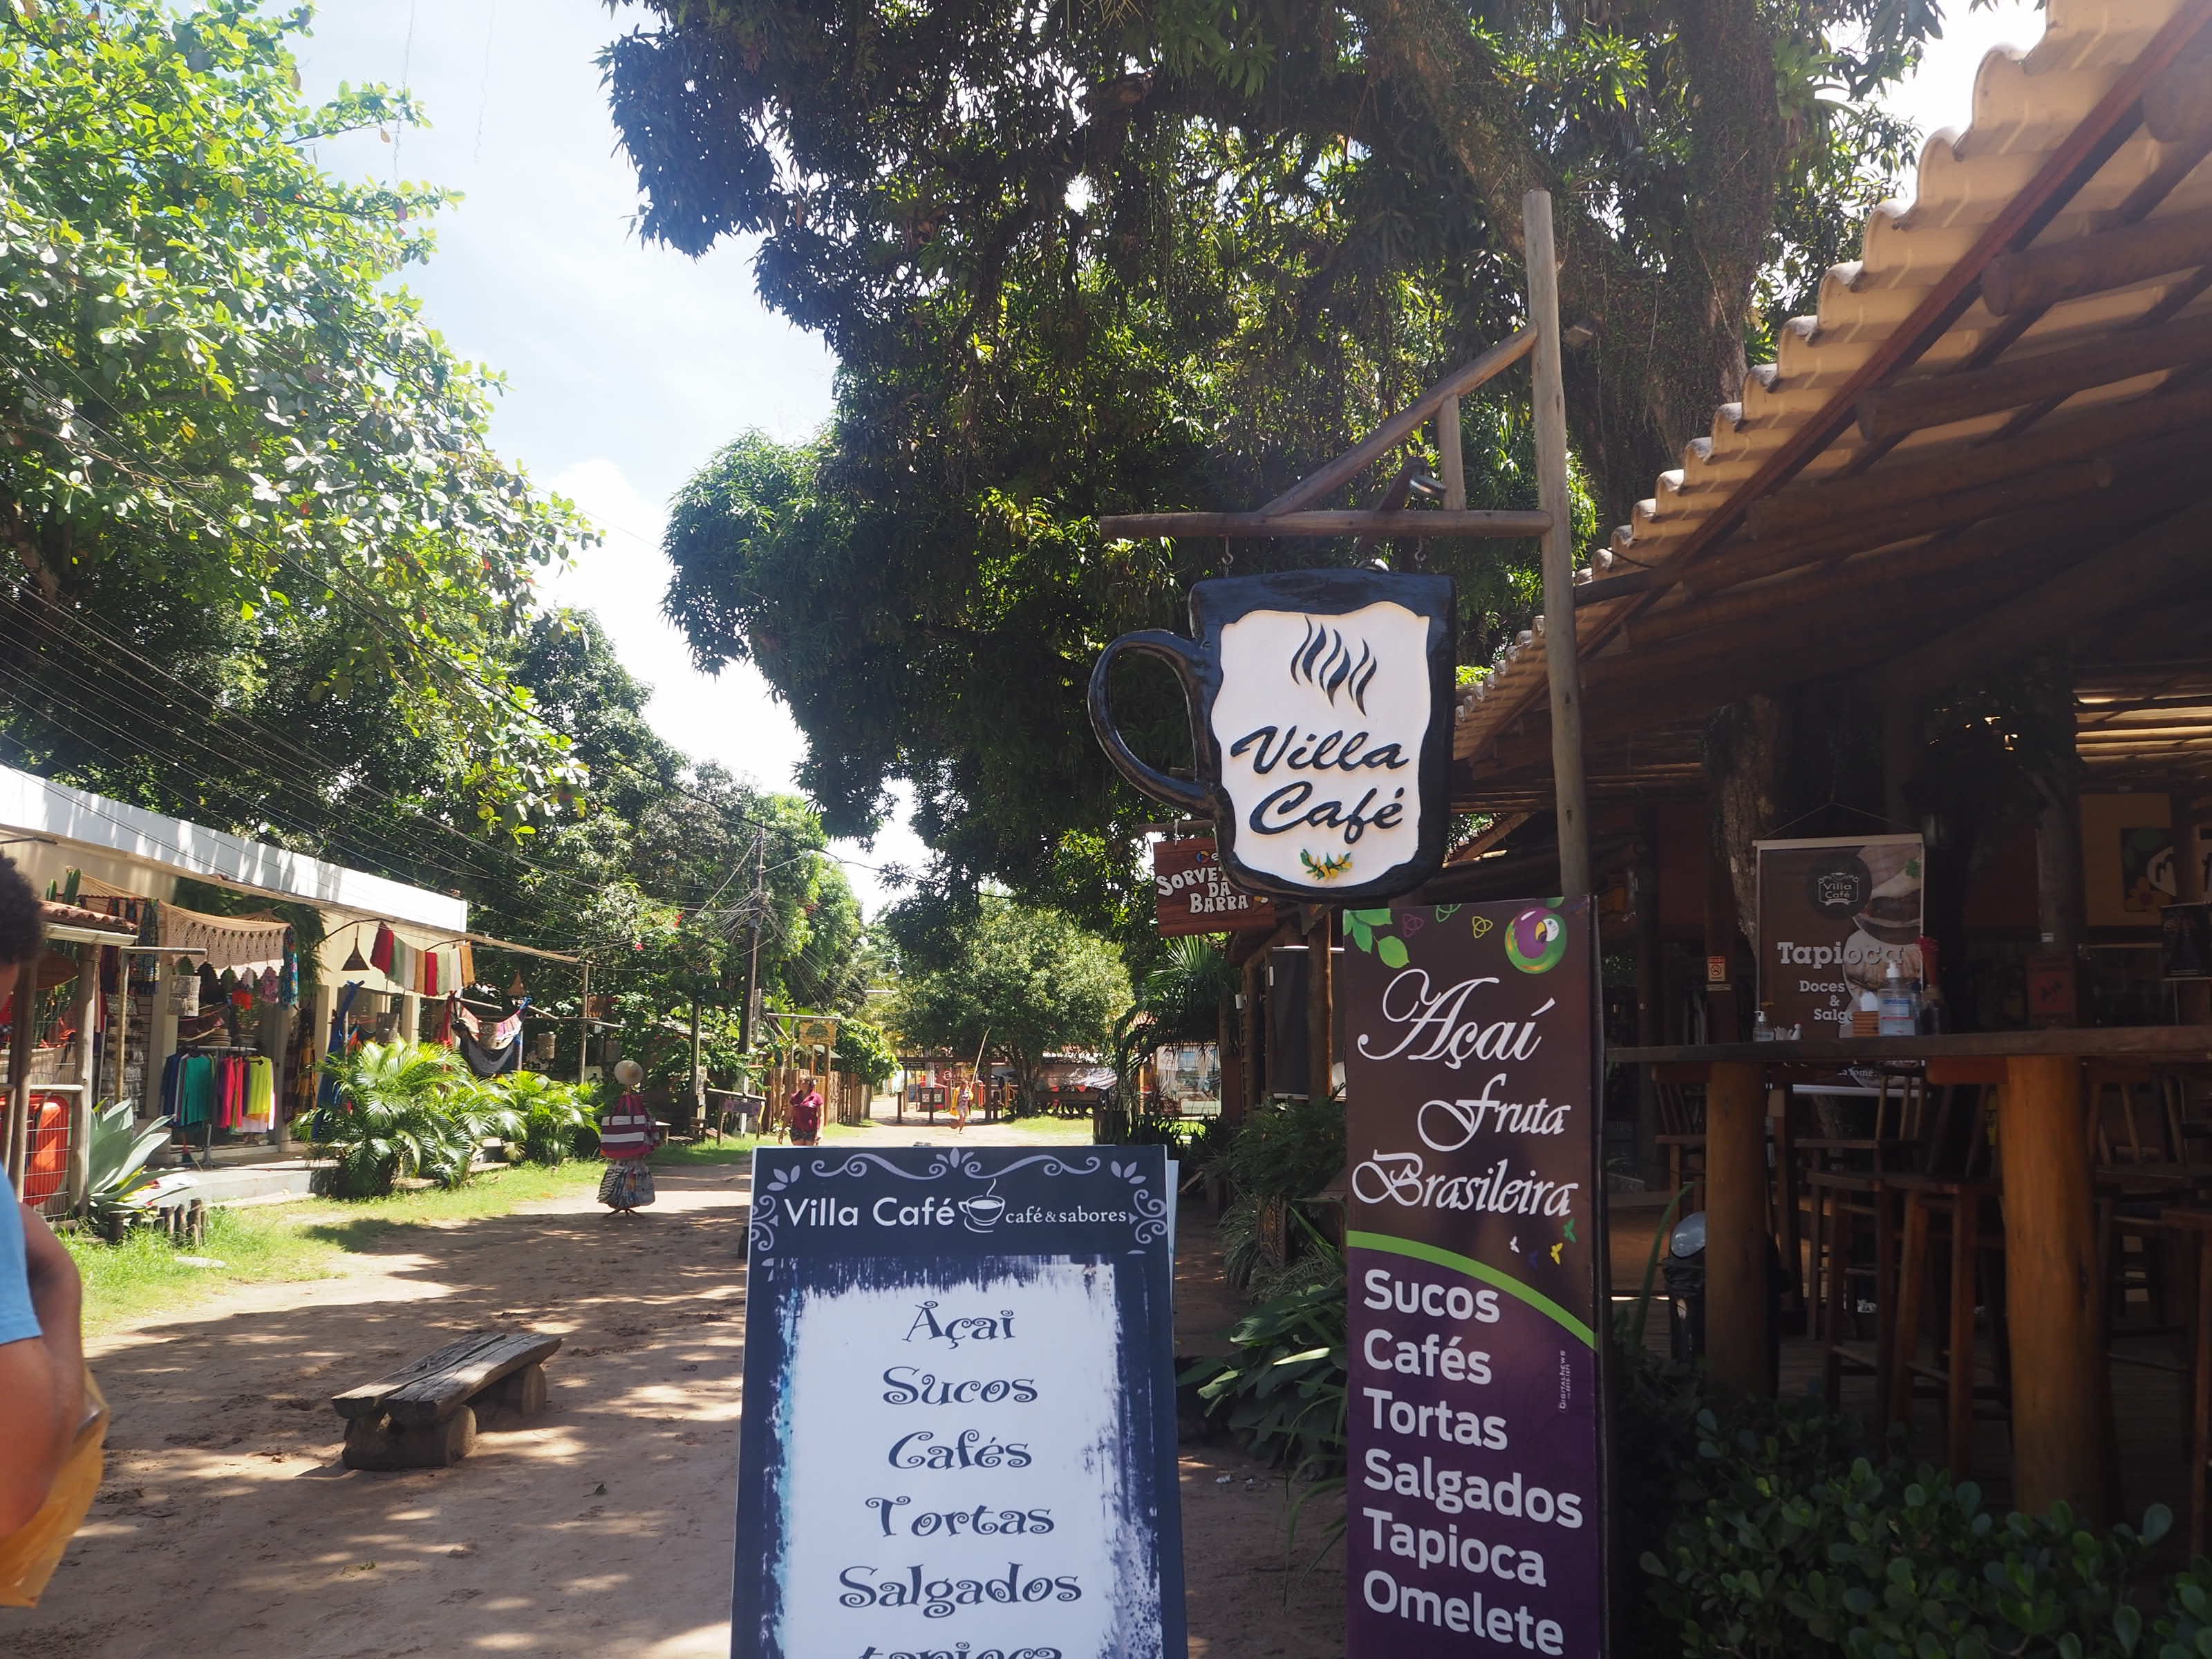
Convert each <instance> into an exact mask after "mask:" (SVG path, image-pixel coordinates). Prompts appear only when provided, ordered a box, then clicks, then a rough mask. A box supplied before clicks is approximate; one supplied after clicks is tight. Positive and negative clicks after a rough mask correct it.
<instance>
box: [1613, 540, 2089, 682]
mask: <svg viewBox="0 0 2212 1659" xmlns="http://www.w3.org/2000/svg"><path fill="white" fill-rule="evenodd" d="M2047 544H2048V543H2047V541H2046V540H2045V538H2038V540H2037V541H2036V542H2035V543H2033V544H2027V543H2023V542H2021V541H2020V540H2017V539H2013V538H2006V537H2002V536H1982V535H1969V536H1955V537H1952V538H1948V539H1945V540H1941V541H1937V542H1934V543H1927V542H1921V543H1916V544H1911V545H1910V546H1901V547H1894V548H1890V549H1887V550H1884V551H1881V552H1878V553H1869V554H1867V555H1866V556H1863V557H1861V558H1856V559H1852V560H1850V561H1849V562H1845V563H1836V564H1829V565H1826V566H1825V567H1823V568H1820V569H1818V570H1808V571H1807V572H1805V573H1804V574H1800V575H1798V576H1796V577H1795V578H1793V579H1792V580H1789V581H1771V582H1763V583H1761V584H1760V585H1759V586H1750V585H1747V584H1737V585H1735V586H1728V587H1724V588H1723V589H1722V590H1721V591H1720V592H1719V593H1718V594H1717V595H1715V596H1713V597H1711V598H1707V597H1705V596H1704V595H1702V594H1701V595H1699V596H1697V597H1695V598H1693V599H1688V600H1686V601H1685V602H1684V603H1682V604H1680V605H1675V606H1673V607H1671V608H1670V609H1668V610H1665V611H1648V612H1646V613H1645V617H1644V623H1642V625H1641V626H1639V627H1638V629H1637V631H1636V649H1635V650H1633V651H1632V652H1629V653H1626V654H1625V655H1623V656H1620V657H1617V658H1615V657H1605V658H1601V659H1599V660H1600V662H1620V663H1623V664H1628V663H1633V662H1635V661H1636V660H1637V659H1638V658H1639V657H1640V656H1641V655H1642V654H1643V653H1644V652H1645V651H1647V650H1650V649H1652V648H1654V647H1657V646H1660V645H1662V644H1666V643H1668V642H1670V641H1675V640H1679V639H1683V638H1686V637H1687V636H1688V635H1691V634H1693V633H1699V632H1702V631H1704V630H1705V629H1714V628H1725V627H1729V626H1731V625H1734V624H1736V623H1745V622H1749V621H1751V620H1753V618H1755V617H1771V616H1774V615H1776V614H1777V613H1779V612H1786V611H1796V610H1798V609H1799V608H1800V607H1820V608H1824V609H1825V608H1829V607H1834V608H1835V610H1836V611H1849V612H1873V611H1875V610H1877V609H1878V607H1880V606H1881V605H1894V604H1896V603H1898V602H1899V601H1900V600H1902V601H1904V602H1905V603H1906V604H1909V605H1914V606H1916V607H1917V606H1918V605H1920V603H1921V602H1922V600H1923V597H1924V595H1925V593H1926V591H1927V590H1928V588H1929V586H1932V585H1938V584H1940V585H1942V586H1946V587H1951V586H1958V585H1960V583H1972V584H1974V585H1976V586H1979V587H1981V589H1982V592H1983V594H1984V599H1986V598H1987V596H1988V595H1989V593H1990V588H1991V587H1992V586H1996V585H1997V584H1996V579H1997V578H2002V577H2011V576H2014V575H2015V574H2017V573H2015V570H2014V569H2013V568H2012V567H2013V566H2014V565H2015V564H2016V563H2027V562H2030V558H2031V556H2032V554H2033V550H2034V549H2035V548H2039V547H2041V546H2044V545H2047ZM1983 566H1986V567H1989V568H1987V569H1983V568H1978V567H1983ZM1954 573H1959V574H1955V575H1954ZM1708 574H1715V573H1712V572H1709V573H1708ZM1769 574H1771V573H1769ZM1947 578H1948V579H1950V580H1948V581H1947V580H1945V579H1947ZM1835 620H1836V621H1838V622H1841V621H1843V620H1844V618H1843V617H1841V616H1840V615H1838V616H1837V617H1835Z"/></svg>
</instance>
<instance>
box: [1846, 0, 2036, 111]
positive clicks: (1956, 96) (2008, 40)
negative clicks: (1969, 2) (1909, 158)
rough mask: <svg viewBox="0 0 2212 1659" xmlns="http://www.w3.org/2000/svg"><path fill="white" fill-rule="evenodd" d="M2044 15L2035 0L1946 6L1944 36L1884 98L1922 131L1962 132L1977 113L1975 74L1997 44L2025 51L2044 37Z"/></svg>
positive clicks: (2005, 0)
mask: <svg viewBox="0 0 2212 1659" xmlns="http://www.w3.org/2000/svg"><path fill="white" fill-rule="evenodd" d="M2044 22H2045V15H2044V12H2043V9H2042V8H2041V7H2040V6H2039V5H2036V4H2034V3H2033V0H1996V3H1994V4H1992V5H1989V6H1986V7H1982V8H1978V9H1977V8H1972V7H1969V6H1966V5H1962V4H1957V3H1954V4H1952V5H1950V6H1948V7H1947V8H1946V9H1945V16H1944V29H1943V36H1942V39H1941V40H1935V41H1931V42H1930V43H1929V46H1928V47H1927V49H1926V50H1925V51H1924V52H1923V53H1922V54H1921V58H1920V67H1919V68H1918V69H1917V70H1915V71H1914V72H1913V73H1912V74H1911V76H1907V77H1906V78H1905V80H1904V81H1902V82H1899V84H1898V85H1897V86H1896V87H1895V88H1893V89H1892V91H1891V92H1890V94H1889V96H1888V97H1887V99H1885V100H1883V101H1884V102H1885V103H1886V104H1887V106H1889V107H1890V108H1891V109H1892V110H1893V111H1895V112H1898V113H1899V114H1900V115H1904V116H1906V117H1908V118H1911V120H1912V121H1913V122H1914V123H1915V124H1916V125H1917V126H1918V127H1919V128H1920V131H1921V132H1922V134H1923V136H1924V137H1934V136H1935V135H1936V133H1938V132H1941V131H1945V130H1946V129H1948V130H1949V131H1952V132H1954V133H1958V132H1963V131H1966V125H1967V124H1968V122H1969V121H1970V120H1971V118H1972V115H1973V103H1974V76H1975V73H1976V71H1977V70H1979V69H1980V68H1981V64H1982V58H1984V55H1985V54H1987V53H1988V52H1990V51H1991V50H1992V49H1993V48H1995V47H1997V46H2011V47H2014V48H2015V49H2017V50H2019V51H2021V52H2025V51H2027V50H2028V49H2029V48H2030V47H2032V46H2034V45H2035V43H2036V42H2037V41H2039V40H2041V39H2042V38H2043V27H2044Z"/></svg>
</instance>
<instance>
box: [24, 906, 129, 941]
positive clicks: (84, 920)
mask: <svg viewBox="0 0 2212 1659" xmlns="http://www.w3.org/2000/svg"><path fill="white" fill-rule="evenodd" d="M39 914H40V915H41V916H42V917H43V918H44V919H45V921H46V937H47V939H53V940H59V941H61V942H62V943H64V944H69V945H129V944H131V942H132V941H133V940H135V939H137V937H138V929H137V925H136V924H135V923H132V922H128V921H122V920H120V919H118V918H117V917H115V916H111V915H107V914H106V912H105V911H102V910H88V909H87V908H85V907H84V906H82V905H81V904H65V903H64V902H62V901H61V900H59V899H43V900H41V901H40V904H39Z"/></svg>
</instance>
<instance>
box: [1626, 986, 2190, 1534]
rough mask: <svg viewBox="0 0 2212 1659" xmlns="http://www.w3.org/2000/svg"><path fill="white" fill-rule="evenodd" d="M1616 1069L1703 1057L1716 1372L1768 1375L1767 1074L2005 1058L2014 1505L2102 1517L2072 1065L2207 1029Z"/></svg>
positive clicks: (1678, 1055) (1765, 1046) (1808, 1047)
mask: <svg viewBox="0 0 2212 1659" xmlns="http://www.w3.org/2000/svg"><path fill="white" fill-rule="evenodd" d="M1607 1058H1608V1059H1611V1060H1619V1061H1620V1062H1622V1063H1624V1064H1627V1065H1658V1064H1683V1063H1689V1064H1702V1065H1705V1066H1710V1067H1711V1073H1710V1075H1709V1080H1708V1082H1707V1085H1706V1093H1705V1100H1706V1108H1705V1170H1706V1176H1705V1180H1706V1191H1707V1197H1706V1204H1705V1212H1706V1213H1705V1225H1706V1245H1705V1275H1706V1277H1705V1305H1706V1310H1707V1320H1708V1334H1707V1339H1706V1347H1707V1352H1708V1353H1709V1355H1710V1357H1711V1364H1712V1370H1713V1376H1714V1377H1715V1378H1716V1379H1717V1380H1718V1381H1721V1382H1723V1383H1728V1384H1729V1385H1731V1386H1733V1387H1735V1388H1737V1389H1743V1390H1745V1391H1746V1392H1757V1391H1759V1390H1761V1389H1764V1388H1765V1382H1766V1369H1765V1368H1766V1344H1767V1332H1766V1291H1765V1261H1766V1241H1765V1237H1763V1235H1764V1233H1765V1229H1766V1181H1767V1150H1766V1116H1767V1113H1766V1111H1765V1094H1766V1091H1767V1089H1768V1087H1769V1086H1770V1085H1772V1084H1774V1083H1775V1082H1777V1081H1778V1080H1779V1079H1776V1078H1774V1077H1773V1076H1772V1075H1771V1073H1774V1072H1784V1071H1788V1070H1795V1069H1796V1068H1799V1067H1802V1066H1826V1067H1831V1068H1832V1067H1836V1066H1864V1065H1875V1064H1881V1063H1883V1062H1888V1063H1892V1064H1894V1063H1897V1062H1899V1061H1904V1060H2000V1061H2002V1066H2003V1070H2002V1077H2003V1081H2002V1083H2000V1084H1998V1085H1996V1087H1997V1106H1996V1134H1997V1163H1998V1170H1999V1172H2000V1175H2001V1177H2002V1182H2003V1193H2004V1231H2005V1268H2006V1275H2005V1278H2006V1293H2005V1303H2006V1310H2007V1314H2008V1325H2009V1330H2010V1342H2011V1350H2012V1378H2013V1448H2014V1468H2015V1502H2016V1503H2017V1504H2018V1505H2019V1507H2020V1508H2021V1509H2022V1510H2026V1511H2027V1512H2028V1513H2030V1514H2040V1513H2042V1512H2043V1511H2044V1510H2047V1509H2048V1508H2049V1507H2050V1506H2051V1504H2052V1503H2053V1502H2054V1501H2055V1500H2057V1499H2059V1498H2064V1499H2066V1500H2067V1501H2068V1502H2069V1503H2070V1504H2073V1505H2074V1506H2075V1510H2076V1511H2077V1512H2078V1513H2080V1514H2081V1515H2083V1516H2087V1517H2089V1518H2091V1519H2102V1518H2104V1517H2105V1514H2106V1509H2107V1508H2108V1506H2109V1483H2108V1480H2107V1474H2108V1470H2107V1468H2106V1463H2107V1457H2106V1451H2107V1448H2108V1447H2109V1446H2110V1444H2111V1425H2110V1421H2109V1419H2110V1414H2111V1409H2110V1405H2109V1378H2108V1376H2107V1374H2106V1363H2107V1362H2106V1356H2105V1316H2104V1284H2103V1280H2102V1278H2101V1276H2100V1273H2099V1268H2098V1260H2097V1257H2098V1251H2097V1239H2096V1230H2095V1216H2094V1210H2093V1199H2092V1194H2091V1170H2090V1155H2089V1134H2088V1128H2089V1121H2088V1115H2087V1113H2088V1105H2087V1097H2086V1090H2085V1088H2084V1079H2083V1066H2082V1062H2083V1061H2085V1060H2100V1059H2102V1060H2130V1061H2132V1062H2135V1063H2136V1064H2142V1063H2144V1062H2153V1063H2154V1062H2157V1061H2160V1060H2165V1061H2168V1062H2172V1063H2187V1062H2191V1061H2203V1060H2212V1027H2206V1026H2177V1025H2149V1026H2114V1027H2106V1028H2103V1029H2092V1030H2043V1031H1984V1032H1971V1033H1960V1034H1958V1035H1954V1036H1915V1037H1856V1038H1855V1037H1812V1038H1806V1039H1802V1040H1800V1041H1796V1042H1719V1043H1699V1044H1691V1045H1686V1046H1675V1047H1660V1048H1613V1049H1610V1050H1608V1051H1607Z"/></svg>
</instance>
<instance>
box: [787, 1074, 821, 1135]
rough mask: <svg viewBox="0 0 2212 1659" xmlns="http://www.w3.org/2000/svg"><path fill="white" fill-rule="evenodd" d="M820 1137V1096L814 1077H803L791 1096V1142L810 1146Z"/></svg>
mask: <svg viewBox="0 0 2212 1659" xmlns="http://www.w3.org/2000/svg"><path fill="white" fill-rule="evenodd" d="M821 1139H822V1097H821V1095H820V1094H819V1093H818V1092H817V1091H816V1089H815V1087H814V1079H812V1078H811V1077H810V1078H806V1079H803V1080H802V1081H801V1082H800V1084H799V1087H798V1088H797V1089H795V1090H793V1091H792V1096H791V1144H792V1145H793V1146H815V1145H817V1144H818V1143H819V1142H820V1140H821Z"/></svg>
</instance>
